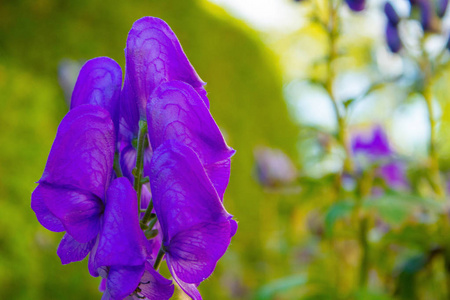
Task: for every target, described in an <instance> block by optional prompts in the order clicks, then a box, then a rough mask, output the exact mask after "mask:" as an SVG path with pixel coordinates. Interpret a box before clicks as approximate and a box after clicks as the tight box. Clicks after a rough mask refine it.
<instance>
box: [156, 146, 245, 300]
mask: <svg viewBox="0 0 450 300" xmlns="http://www.w3.org/2000/svg"><path fill="white" fill-rule="evenodd" d="M151 170H152V174H151V176H150V183H151V187H152V191H153V195H154V204H155V211H156V214H157V216H158V219H159V222H160V224H161V229H162V233H163V249H164V251H165V252H166V261H167V265H168V267H169V270H170V273H171V274H172V276H173V278H174V279H175V281H176V282H177V283H178V284H179V285H180V287H181V288H182V289H183V290H184V291H185V292H186V293H187V294H188V295H189V296H191V297H192V298H193V299H201V296H200V294H199V293H198V291H197V288H196V287H197V285H198V284H199V283H200V282H202V281H203V280H205V279H206V278H207V277H208V276H209V275H211V273H212V272H213V270H214V268H215V265H216V263H217V261H218V260H219V259H220V257H222V255H223V254H224V253H225V251H226V249H227V247H228V245H229V244H230V240H231V237H232V236H233V235H234V234H235V232H236V229H237V223H236V221H234V220H232V216H231V215H230V214H229V213H227V212H226V210H225V208H224V207H223V204H222V202H221V200H220V198H219V195H218V194H217V191H216V190H215V188H214V186H213V185H212V182H211V180H210V179H209V178H208V176H207V174H206V172H205V170H204V168H203V166H202V163H201V162H200V159H199V157H198V156H197V154H196V153H195V152H194V151H193V150H192V149H191V148H189V147H187V146H184V145H182V144H180V143H179V142H177V141H175V140H168V141H166V142H165V143H164V144H162V145H161V146H160V147H158V149H157V150H156V151H155V153H154V155H153V158H152V163H151Z"/></svg>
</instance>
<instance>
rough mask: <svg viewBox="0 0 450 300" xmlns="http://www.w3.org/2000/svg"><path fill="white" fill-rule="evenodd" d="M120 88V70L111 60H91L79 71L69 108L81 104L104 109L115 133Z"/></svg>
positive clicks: (117, 120) (107, 58)
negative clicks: (109, 117)
mask: <svg viewBox="0 0 450 300" xmlns="http://www.w3.org/2000/svg"><path fill="white" fill-rule="evenodd" d="M121 86H122V69H121V68H120V66H119V65H118V64H117V63H116V62H115V61H114V60H113V59H111V58H109V57H97V58H94V59H91V60H89V61H87V62H86V63H85V64H84V66H83V67H82V68H81V70H80V74H79V75H78V79H77V82H76V84H75V88H74V90H73V93H72V100H71V102H70V107H71V109H73V108H74V107H77V106H79V105H82V104H93V105H99V106H101V107H103V108H105V109H106V110H107V111H108V112H109V113H110V115H111V118H112V120H113V122H114V125H115V130H116V132H117V130H118V129H119V96H120V88H121Z"/></svg>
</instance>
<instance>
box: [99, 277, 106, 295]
mask: <svg viewBox="0 0 450 300" xmlns="http://www.w3.org/2000/svg"><path fill="white" fill-rule="evenodd" d="M106 282H107V280H106V278H102V280H101V281H100V284H99V286H98V290H99V291H100V292H102V293H103V292H104V291H105V290H106Z"/></svg>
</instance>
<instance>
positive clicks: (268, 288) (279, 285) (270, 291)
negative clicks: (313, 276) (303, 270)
mask: <svg viewBox="0 0 450 300" xmlns="http://www.w3.org/2000/svg"><path fill="white" fill-rule="evenodd" d="M306 283H307V278H306V276H305V275H293V276H289V277H286V278H282V279H278V280H276V281H273V282H271V283H269V284H266V285H264V286H263V287H262V288H261V289H260V290H259V291H258V292H257V293H256V299H257V300H268V299H274V297H275V295H276V294H277V293H280V292H285V291H288V290H290V289H292V288H295V287H299V286H303V285H305V284H306Z"/></svg>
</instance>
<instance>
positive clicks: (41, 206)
mask: <svg viewBox="0 0 450 300" xmlns="http://www.w3.org/2000/svg"><path fill="white" fill-rule="evenodd" d="M43 197H44V195H43V194H42V192H41V189H38V188H36V189H35V190H34V191H33V193H32V194H31V208H32V209H33V211H34V213H35V214H36V217H37V219H38V221H39V223H41V225H42V226H44V227H45V228H47V229H48V230H51V231H54V232H61V231H65V229H64V225H63V224H62V223H61V221H60V220H59V219H58V218H57V217H55V215H54V214H52V213H51V212H50V210H49V209H48V207H47V205H46V204H45V202H44V198H43Z"/></svg>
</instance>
